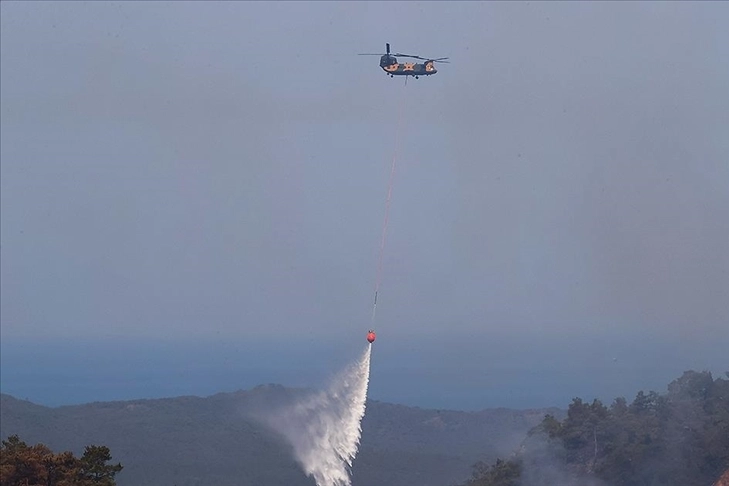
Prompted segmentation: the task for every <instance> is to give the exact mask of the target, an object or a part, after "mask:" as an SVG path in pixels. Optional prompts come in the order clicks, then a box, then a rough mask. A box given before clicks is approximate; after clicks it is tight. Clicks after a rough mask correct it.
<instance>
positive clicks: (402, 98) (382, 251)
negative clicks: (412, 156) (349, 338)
mask: <svg viewBox="0 0 729 486" xmlns="http://www.w3.org/2000/svg"><path fill="white" fill-rule="evenodd" d="M407 85H408V77H407V76H405V84H404V85H403V96H400V107H399V109H398V117H397V128H396V131H395V149H394V151H393V154H392V166H391V168H390V180H389V182H388V184H387V200H386V201H385V220H384V221H383V223H382V239H381V241H380V255H379V258H378V262H377V275H376V278H375V301H374V304H373V305H372V321H371V326H372V325H374V323H375V313H376V311H377V292H379V290H380V283H381V282H382V266H383V259H384V258H383V257H384V254H385V241H386V238H387V224H388V222H389V219H390V201H391V200H392V183H393V181H394V179H395V166H396V164H397V158H398V155H399V152H400V136H401V131H402V125H403V115H404V113H405V95H404V92H405V86H407Z"/></svg>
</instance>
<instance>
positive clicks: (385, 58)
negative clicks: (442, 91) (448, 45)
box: [360, 43, 448, 79]
mask: <svg viewBox="0 0 729 486" xmlns="http://www.w3.org/2000/svg"><path fill="white" fill-rule="evenodd" d="M385 48H386V50H387V53H386V54H360V56H381V57H380V67H381V68H382V70H383V71H385V72H386V73H387V74H389V75H390V77H391V78H394V77H395V76H413V77H414V78H415V79H418V77H420V76H430V75H432V74H435V73H437V72H438V70H437V69H436V68H435V63H436V62H442V63H446V64H447V63H448V61H446V60H445V59H448V58H447V57H439V58H437V59H428V58H425V57H420V56H411V55H409V54H401V53H399V52H398V53H395V54H390V44H389V43H386V44H385ZM395 56H400V57H408V58H411V59H422V60H423V61H425V62H423V63H416V62H404V63H400V62H397V58H396V57H395Z"/></svg>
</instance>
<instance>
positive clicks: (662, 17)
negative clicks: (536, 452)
mask: <svg viewBox="0 0 729 486" xmlns="http://www.w3.org/2000/svg"><path fill="white" fill-rule="evenodd" d="M0 8H1V11H2V19H1V23H2V25H1V27H2V32H1V36H2V38H1V43H0V49H1V51H0V53H1V58H2V70H1V73H0V75H1V80H0V81H1V83H0V91H1V96H2V99H1V103H0V112H1V115H2V119H1V123H2V124H1V126H2V139H1V144H0V154H1V156H2V166H1V170H2V173H1V176H2V178H1V179H2V180H1V181H0V184H1V187H0V189H1V194H0V197H1V203H2V221H1V228H0V229H1V234H0V238H1V245H2V248H1V249H2V269H1V277H2V288H1V292H2V295H1V297H2V306H1V307H0V312H1V317H2V349H3V352H2V355H3V356H2V360H3V366H2V385H3V386H2V388H3V392H5V393H20V392H21V388H22V391H23V392H24V393H25V392H27V394H28V395H29V396H30V397H31V398H33V397H36V398H37V399H38V400H41V399H47V401H48V402H50V401H52V400H51V399H50V398H48V397H47V396H46V395H43V394H42V393H43V392H42V391H40V390H41V389H42V388H43V386H45V385H43V383H46V385H47V383H48V381H49V380H51V378H50V377H51V375H50V374H48V370H49V369H50V368H53V369H55V372H56V373H59V372H61V371H59V370H62V369H63V368H64V366H65V364H64V363H66V362H65V361H64V359H66V358H68V356H71V355H73V356H75V357H76V358H77V359H78V360H80V361H78V362H79V363H86V364H87V365H88V364H91V367H92V368H95V367H97V365H98V362H97V361H94V359H92V358H91V354H88V355H87V354H86V353H91V350H90V348H91V347H92V346H93V347H95V346H97V344H92V343H104V342H106V346H109V344H108V340H109V338H120V339H123V342H124V343H127V344H125V346H127V348H125V349H126V350H127V351H125V353H127V356H129V355H132V356H135V355H136V353H137V351H135V349H137V350H139V349H141V348H136V347H135V346H143V345H144V346H146V347H145V348H144V349H146V351H145V352H146V353H148V354H147V355H149V356H151V355H154V356H158V357H159V356H161V355H165V353H172V354H175V353H176V354H175V355H176V356H178V355H179V356H178V357H177V358H175V359H174V360H173V359H172V358H170V360H171V361H169V363H172V364H170V366H171V367H173V368H174V367H178V369H179V367H180V366H183V365H182V364H184V363H187V365H189V366H192V365H190V362H194V363H195V366H197V368H195V369H197V370H198V372H199V376H198V375H195V378H194V380H197V381H194V380H193V379H192V378H189V376H192V375H188V378H189V379H190V380H192V381H190V382H189V383H187V384H186V385H180V388H179V389H177V388H176V389H171V390H169V393H170V394H174V393H176V392H177V391H180V392H185V393H186V392H190V393H197V392H202V391H201V390H203V388H200V387H197V388H196V386H197V385H194V383H206V386H209V387H210V386H212V385H211V383H213V382H214V383H216V386H217V387H218V389H215V390H213V389H210V390H208V389H207V388H205V389H204V390H203V391H205V392H207V391H211V392H214V391H224V390H227V389H235V388H236V387H237V386H238V385H240V386H247V385H253V384H256V383H261V382H271V381H276V380H281V381H286V380H288V381H286V382H285V383H284V384H309V383H310V382H311V383H313V382H315V381H316V380H318V379H323V377H324V376H325V375H326V373H328V372H329V371H330V370H331V371H332V372H333V371H336V369H337V368H338V367H340V365H341V364H342V363H344V362H346V361H348V360H353V359H355V358H356V357H357V356H358V355H359V349H360V348H361V346H363V345H364V344H365V341H364V338H365V333H366V331H367V328H368V327H369V325H370V315H371V306H372V298H373V291H374V282H375V271H376V265H377V252H378V249H379V243H380V237H381V231H382V221H383V215H384V208H385V197H386V192H387V179H388V176H389V171H390V163H391V161H392V157H393V153H394V150H395V149H396V145H397V148H398V149H399V156H398V157H397V164H398V165H397V170H396V175H395V183H394V187H393V199H392V208H391V213H390V223H389V228H388V240H387V246H386V249H385V262H384V274H383V281H382V286H381V288H380V293H379V297H378V310H377V318H376V322H375V327H376V330H377V331H378V341H377V342H376V347H375V348H376V349H375V353H374V355H373V361H372V373H373V376H372V384H371V395H370V396H371V397H372V398H376V399H383V400H392V401H400V402H403V403H415V404H420V403H422V404H424V405H434V406H435V405H437V406H448V407H454V408H458V407H476V408H478V407H479V406H497V405H499V404H504V405H509V406H512V405H513V406H532V405H534V406H541V405H545V404H546V405H559V406H563V405H566V403H567V402H568V400H569V399H570V398H571V397H572V396H577V395H580V394H581V393H585V394H589V393H593V392H595V393H596V390H603V391H604V390H609V392H608V393H612V392H615V393H626V394H628V395H632V394H633V393H634V392H635V391H637V389H638V388H643V387H648V388H650V387H654V388H656V387H658V388H661V387H664V386H665V384H666V382H667V380H670V379H673V378H675V377H676V376H677V373H678V374H680V372H681V371H683V370H684V369H688V368H695V369H704V368H706V369H710V370H712V371H715V372H717V373H718V372H723V371H726V370H729V358H727V357H726V356H727V354H726V349H729V62H728V60H729V32H727V29H726V25H727V24H728V23H729V4H726V3H721V2H705V3H699V2H687V3H679V2H666V3H661V2H646V3H638V2H605V3H599V2H580V3H578V2H565V3H557V2H525V3H516V2H504V3H496V2H489V3H478V2H464V3H457V2H447V3H445V2H444V3H438V2H422V3H419V2H403V3H394V2H387V3H376V2H363V3H355V2H320V3H306V2H292V3H285V2H221V3H212V2H204V3H195V2H169V3H165V2H149V3H144V2H119V3H113V2H103V3H102V2H51V3H43V2H24V3H23V2H7V1H3V2H2V4H1V6H0ZM385 42H389V43H390V44H391V45H392V48H393V50H394V51H399V52H405V53H410V54H416V55H421V56H433V57H441V56H450V58H451V62H452V63H451V64H442V65H440V66H439V69H440V72H439V73H438V74H436V75H435V76H432V77H428V78H421V79H419V80H414V79H410V80H409V81H408V83H407V86H405V85H404V82H403V80H402V79H398V78H396V79H391V78H389V77H388V76H386V75H385V74H384V73H383V72H382V71H381V70H380V68H379V67H378V58H377V57H376V56H371V57H362V56H358V55H357V54H358V53H362V52H382V51H383V50H384V44H385ZM401 103H404V106H405V110H406V111H405V115H404V117H403V120H402V121H403V131H402V133H401V137H400V140H399V143H396V137H395V135H396V129H397V125H398V109H399V108H400V106H401ZM39 340H46V341H47V340H63V341H65V342H68V343H71V344H69V346H76V348H74V349H75V350H74V351H69V352H68V354H67V355H64V356H66V358H61V357H58V358H57V359H56V360H55V361H54V360H53V359H51V358H50V355H49V354H48V353H47V352H46V351H42V352H41V351H40V349H41V348H42V347H41V346H40V345H39V346H38V347H35V346H33V345H32V344H31V345H28V343H33V342H40V341H39ZM21 343H25V344H22V345H21ZM143 343H144V344H143ZM149 343H163V344H162V345H160V346H161V347H154V346H153V345H150V344H149ZM170 343H180V344H179V347H176V345H171V344H170ZM195 343H197V344H198V345H199V349H198V351H191V352H190V353H189V354H186V353H184V352H181V351H180V350H181V349H183V348H184V349H194V347H193V348H190V346H192V345H194V344H195ZM203 343H204V344H203ZM23 346H26V347H23ZM99 346H102V345H101V344H99ZM150 346H151V347H150ZM231 346H232V348H230V349H237V350H238V351H237V352H232V351H231V354H230V356H229V357H226V361H225V362H226V363H227V365H226V366H229V367H230V368H227V371H220V370H221V369H222V368H220V369H218V368H215V369H216V370H217V371H215V373H224V374H225V373H228V374H229V375H230V376H237V378H235V379H236V380H239V381H237V382H231V381H220V382H219V383H218V382H216V381H215V380H214V379H212V378H211V375H210V374H206V372H203V371H200V370H204V369H208V368H206V366H210V367H212V368H214V365H213V364H211V363H206V362H205V360H206V359H213V358H211V357H217V358H219V357H220V355H221V353H222V351H221V350H222V349H223V348H224V347H225V349H228V347H231ZM20 349H23V350H24V351H22V352H20V351H19V350H20ZM43 349H51V348H43ZM200 349H204V350H203V351H200ZM171 350H172V351H171ZM263 350H265V351H263ZM173 351H174V352H173ZM139 352H140V353H142V351H139ZM41 355H42V356H41ZM203 355H204V356H203ZM83 356H89V358H88V360H86V361H84V359H83V358H79V357H83ZM94 356H95V355H94ZM140 356H141V355H140ZM193 356H194V358H192V357H193ZM226 356H227V355H226ZM43 360H45V361H43ZM175 360H176V361H175ZM186 360H188V361H186ZM28 362H36V363H38V368H37V369H34V370H33V371H32V373H31V375H30V376H31V377H32V378H28V376H26V375H21V374H20V372H19V367H20V366H21V363H26V364H25V365H22V366H27V363H28ZM41 362H42V363H44V364H41ZM216 363H217V361H216ZM221 363H222V362H221ZM231 363H233V364H231ZM149 366H152V365H149ZM155 366H156V365H155ZM220 366H223V365H222V364H221V365H220ZM319 366H320V367H319ZM131 367H136V369H141V370H144V369H145V362H144V360H142V361H139V360H136V361H135V360H127V361H126V362H125V363H123V364H118V365H117V366H116V367H111V368H108V369H106V368H104V370H105V371H103V373H107V374H108V373H119V374H123V373H124V372H125V370H128V369H130V368H131ZM616 367H619V368H616ZM212 368H211V369H212ZM254 369H255V370H256V371H255V372H254V371H253V370H254ZM616 369H619V371H616ZM99 370H101V368H99ZM281 370H286V373H288V374H286V373H284V374H281V373H283V372H282V371H281ZM28 373H30V372H28ZM99 373H102V371H99ZM141 373H142V374H144V371H142V372H141ZM210 373H211V374H212V373H213V371H210ZM21 376H22V379H21ZM53 376H55V375H53ZM68 376H71V374H69V375H68ZM226 376H227V375H226ZM628 376H630V378H627V377H628ZM232 379H233V378H231V380H232ZM130 380H131V381H134V380H132V379H131V378H130ZM159 380H160V381H164V380H166V378H165V377H164V376H163V375H160V378H159ZM52 381H54V386H59V387H65V385H64V383H63V380H60V381H59V380H57V379H54V380H52ZM31 382H32V383H31ZM193 382H194V383H193ZM293 382H295V383H293ZM33 383H35V384H33ZM587 383H589V385H587ZM23 387H25V388H23ZM33 387H36V388H33ZM150 387H152V386H151V385H150ZM152 388H154V387H152ZM33 390H35V391H33ZM156 390H158V391H159V390H160V388H156ZM525 390H534V391H533V392H530V393H528V392H527V391H525ZM555 390H563V391H560V392H559V393H557V392H555ZM34 393H35V394H34ZM59 393H61V395H62V394H63V392H59ZM66 393H70V392H66ZM118 393H121V392H118ZM129 393H130V394H132V395H134V393H143V392H141V391H137V390H135V391H129ZM122 395H123V393H122ZM119 396H121V395H119ZM609 396H612V395H609ZM43 397H45V398H43ZM127 398H131V396H130V397H127ZM586 398H591V397H589V396H588V397H586ZM54 400H55V401H56V402H59V403H60V402H63V401H64V400H65V401H72V400H74V398H72V397H71V396H70V395H68V396H67V397H65V398H64V397H62V396H61V397H59V396H58V394H56V395H55V396H54Z"/></svg>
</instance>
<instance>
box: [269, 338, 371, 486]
mask: <svg viewBox="0 0 729 486" xmlns="http://www.w3.org/2000/svg"><path fill="white" fill-rule="evenodd" d="M371 353H372V345H371V344H370V345H368V346H367V348H366V349H365V351H364V353H363V354H362V356H361V358H360V359H359V360H358V361H356V362H355V363H353V364H351V365H349V366H348V367H347V368H346V369H345V370H343V371H342V372H341V373H339V374H338V375H337V376H336V377H335V378H334V380H333V381H332V383H331V384H330V386H329V388H328V389H327V390H325V391H321V392H318V393H314V394H312V395H309V396H306V397H304V398H303V399H301V400H299V401H297V402H296V403H294V404H292V405H291V406H289V407H286V408H285V409H282V410H280V411H278V412H275V413H274V416H273V417H270V418H269V420H268V423H269V424H270V425H271V426H272V427H273V428H275V429H276V430H277V431H278V432H279V433H281V434H282V435H283V436H284V437H286V439H287V440H288V441H289V442H290V443H291V446H292V447H293V451H294V455H295V458H296V460H297V461H298V462H299V463H300V464H301V466H302V468H303V469H304V472H305V473H306V474H307V476H311V477H313V478H314V480H315V481H316V484H317V485H318V486H350V485H351V478H350V471H351V467H352V462H353V461H354V458H355V456H356V455H357V450H358V448H359V441H360V437H361V434H362V428H361V422H362V418H363V417H364V413H365V404H366V400H367V386H368V384H369V377H370V356H371Z"/></svg>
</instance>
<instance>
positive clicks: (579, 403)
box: [464, 371, 729, 486]
mask: <svg viewBox="0 0 729 486" xmlns="http://www.w3.org/2000/svg"><path fill="white" fill-rule="evenodd" d="M727 376H728V377H729V372H728V373H727ZM728 469H729V380H727V379H723V378H716V379H714V378H713V377H712V375H711V373H709V372H701V373H699V372H695V371H687V372H685V373H684V374H683V376H681V377H680V378H678V379H676V380H674V381H673V382H671V383H670V384H669V385H668V392H667V393H666V394H659V393H656V392H653V391H651V392H649V393H645V392H643V391H641V392H639V393H638V394H637V395H636V397H635V399H634V400H633V401H632V402H631V403H628V402H627V401H626V400H625V399H624V398H616V399H615V400H614V401H613V403H612V404H611V405H610V406H605V405H604V404H602V403H601V402H600V401H599V400H593V401H592V402H585V401H583V400H582V399H580V398H575V399H573V401H572V403H571V404H570V405H569V408H568V411H567V417H565V418H564V419H563V420H559V419H557V418H556V417H554V416H552V415H547V416H546V417H545V418H544V420H542V422H541V423H540V424H539V425H538V426H537V427H535V428H534V429H532V430H531V431H530V432H529V434H528V435H527V439H526V440H525V441H524V443H523V444H522V447H521V449H520V450H519V451H518V452H517V453H516V454H515V455H514V456H513V457H511V458H509V459H506V460H505V459H503V458H500V459H497V461H496V462H494V463H492V464H490V465H488V466H487V465H486V463H483V462H480V463H478V464H477V465H476V466H475V467H474V471H473V477H472V479H470V480H469V481H467V482H466V483H464V486H541V485H545V486H546V485H553V484H560V485H563V486H572V485H575V486H576V485H587V486H592V485H594V486H603V485H604V486H607V485H609V486H654V485H655V486H659V485H660V486H711V485H712V484H715V482H716V481H717V480H718V478H719V477H720V476H721V475H722V473H724V472H725V471H727V470H728Z"/></svg>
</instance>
